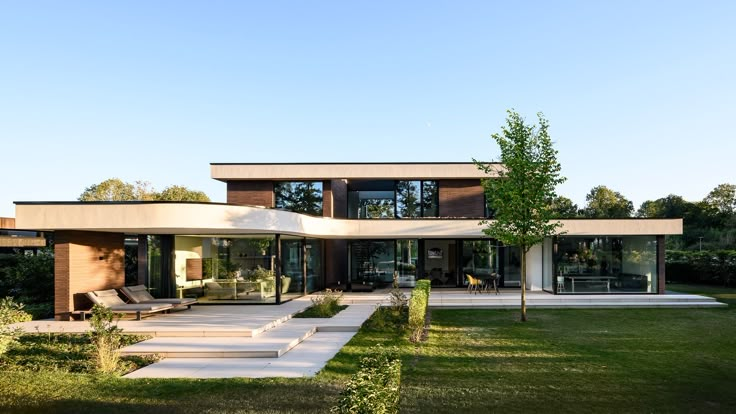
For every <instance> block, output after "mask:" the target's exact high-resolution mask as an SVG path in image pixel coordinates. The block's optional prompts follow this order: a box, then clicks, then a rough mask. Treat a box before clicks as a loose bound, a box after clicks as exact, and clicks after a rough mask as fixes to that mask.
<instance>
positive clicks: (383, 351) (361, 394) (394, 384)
mask: <svg viewBox="0 0 736 414" xmlns="http://www.w3.org/2000/svg"><path fill="white" fill-rule="evenodd" d="M378 349H379V350H378V352H377V353H376V354H374V355H371V356H367V357H363V358H362V359H361V360H360V370H358V372H356V373H355V374H354V375H353V376H352V377H351V378H350V380H349V381H348V383H347V386H346V387H345V390H344V391H343V392H342V393H341V394H340V400H339V402H338V405H337V406H335V407H333V408H332V410H331V411H332V412H333V413H339V414H347V413H350V414H389V413H391V414H393V413H398V412H399V397H400V393H399V390H400V385H401V359H399V356H398V350H397V349H396V348H382V347H381V346H380V345H379V347H378Z"/></svg>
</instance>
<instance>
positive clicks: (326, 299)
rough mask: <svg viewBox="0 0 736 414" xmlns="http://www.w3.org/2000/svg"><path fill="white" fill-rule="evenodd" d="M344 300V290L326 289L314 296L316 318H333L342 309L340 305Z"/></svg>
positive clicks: (313, 306)
mask: <svg viewBox="0 0 736 414" xmlns="http://www.w3.org/2000/svg"><path fill="white" fill-rule="evenodd" d="M340 300H342V291H339V290H332V289H325V291H324V292H323V293H320V294H318V295H316V296H313V297H312V308H311V309H312V312H313V314H314V315H316V316H314V317H316V318H331V317H333V316H334V315H335V314H337V313H338V312H340V311H341V310H342V308H341V307H340Z"/></svg>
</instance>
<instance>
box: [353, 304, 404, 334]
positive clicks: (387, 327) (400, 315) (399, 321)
mask: <svg viewBox="0 0 736 414" xmlns="http://www.w3.org/2000/svg"><path fill="white" fill-rule="evenodd" d="M408 320H409V308H408V307H404V308H401V310H399V311H396V310H394V309H393V308H391V307H390V306H379V307H378V309H376V311H375V312H373V315H371V317H370V318H369V319H368V320H367V321H365V322H364V323H363V329H365V330H366V332H396V333H403V332H404V331H405V329H406V327H407V326H408Z"/></svg>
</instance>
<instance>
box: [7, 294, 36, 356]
mask: <svg viewBox="0 0 736 414" xmlns="http://www.w3.org/2000/svg"><path fill="white" fill-rule="evenodd" d="M30 320H31V315H29V314H28V313H26V312H25V311H23V304H22V303H15V301H14V300H13V298H11V297H7V298H5V299H0V356H2V355H3V354H4V353H5V352H7V351H8V349H10V348H11V347H12V346H13V345H15V344H16V343H18V338H19V337H20V335H21V333H22V331H21V330H20V329H17V328H16V329H11V328H10V327H8V325H10V324H13V323H18V322H26V321H30Z"/></svg>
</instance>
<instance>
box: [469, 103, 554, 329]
mask: <svg viewBox="0 0 736 414" xmlns="http://www.w3.org/2000/svg"><path fill="white" fill-rule="evenodd" d="M537 117H538V119H539V127H537V126H535V125H527V124H526V123H525V121H524V119H523V118H522V117H521V116H520V115H519V114H518V113H516V112H514V111H508V117H507V119H506V126H505V127H503V128H502V133H501V134H497V133H496V134H493V139H494V140H495V141H496V142H497V143H498V146H499V147H500V148H501V159H500V162H501V164H502V167H501V168H494V166H492V165H488V164H484V163H481V162H478V161H476V160H474V161H475V163H476V165H477V166H478V168H479V169H480V170H482V171H483V172H485V173H486V174H489V175H492V174H493V173H495V172H497V173H498V175H499V178H488V179H484V180H483V187H484V190H485V193H486V198H487V200H488V201H489V206H490V207H491V209H492V210H493V211H494V218H495V220H493V221H482V222H481V224H482V225H485V226H486V228H484V229H483V232H484V233H485V234H486V235H488V236H490V237H493V238H495V239H498V240H500V241H501V242H502V243H504V244H505V245H507V246H518V247H519V249H520V250H521V320H522V321H525V320H526V277H527V275H526V254H527V253H528V251H529V249H530V248H531V247H532V246H534V245H536V244H539V243H541V242H542V241H543V240H544V239H545V238H546V237H550V236H553V235H556V234H557V233H558V228H559V227H561V226H562V224H561V223H560V222H559V221H553V219H554V217H555V213H554V211H553V210H552V209H551V206H550V202H549V200H554V199H555V198H556V197H557V194H556V193H555V187H556V186H557V185H558V184H561V183H563V182H564V181H565V178H564V177H562V176H561V175H560V170H561V167H560V164H559V163H558V162H557V151H556V150H555V149H554V148H553V147H552V139H551V138H550V136H549V134H548V131H547V129H548V127H549V124H548V122H547V120H546V119H545V118H544V116H543V115H542V114H541V113H539V114H537Z"/></svg>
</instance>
